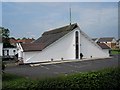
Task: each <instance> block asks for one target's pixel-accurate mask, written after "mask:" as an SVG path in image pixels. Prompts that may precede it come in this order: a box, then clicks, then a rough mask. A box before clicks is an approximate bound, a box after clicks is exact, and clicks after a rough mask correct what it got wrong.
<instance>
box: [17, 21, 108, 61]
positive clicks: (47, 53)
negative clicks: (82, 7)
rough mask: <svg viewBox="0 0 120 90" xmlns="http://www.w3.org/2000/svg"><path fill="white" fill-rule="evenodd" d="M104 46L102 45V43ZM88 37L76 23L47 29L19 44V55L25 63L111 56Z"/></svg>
mask: <svg viewBox="0 0 120 90" xmlns="http://www.w3.org/2000/svg"><path fill="white" fill-rule="evenodd" d="M101 46H102V45H101ZM101 46H99V45H98V44H96V43H95V42H94V41H93V40H92V39H91V38H90V37H88V36H87V35H86V34H85V33H84V32H83V31H82V30H81V29H80V27H79V26H78V25H77V24H76V23H75V24H72V25H67V26H64V27H60V28H56V29H54V30H50V31H46V32H44V33H43V34H42V36H41V37H40V38H38V39H37V40H36V41H34V42H33V43H29V44H20V43H19V44H17V48H18V57H19V59H20V60H22V61H23V63H37V62H46V61H57V60H75V59H80V53H82V54H83V58H102V57H103V58H105V57H109V49H107V48H106V50H103V48H102V47H101Z"/></svg>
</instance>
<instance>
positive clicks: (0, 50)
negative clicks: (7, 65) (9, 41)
mask: <svg viewBox="0 0 120 90" xmlns="http://www.w3.org/2000/svg"><path fill="white" fill-rule="evenodd" d="M2 50H3V43H0V56H2V55H3V54H2Z"/></svg>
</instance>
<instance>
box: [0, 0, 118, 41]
mask: <svg viewBox="0 0 120 90" xmlns="http://www.w3.org/2000/svg"><path fill="white" fill-rule="evenodd" d="M5 1H7V0H5ZM16 1H17V0H16ZM94 1H95V0H94ZM96 1H99V0H96ZM116 1H117V0H116ZM69 6H71V9H72V11H71V12H72V13H71V14H72V23H77V24H78V25H79V27H80V29H81V30H82V31H83V32H85V33H86V34H87V35H88V36H90V37H91V38H96V37H115V38H118V3H117V2H71V3H69V2H61V3H60V2H2V6H1V4H0V7H2V12H1V13H2V14H1V15H2V26H3V27H5V28H8V29H9V30H10V36H11V37H15V38H22V37H27V38H28V37H29V38H35V39H37V38H39V37H40V36H41V34H42V33H43V32H45V31H48V30H52V29H55V28H59V27H61V26H65V25H68V24H69ZM0 17H1V16H0ZM0 25H1V24H0Z"/></svg>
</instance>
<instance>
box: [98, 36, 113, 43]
mask: <svg viewBox="0 0 120 90" xmlns="http://www.w3.org/2000/svg"><path fill="white" fill-rule="evenodd" d="M113 39H114V37H103V38H99V39H98V41H97V42H111V41H112V40H113Z"/></svg>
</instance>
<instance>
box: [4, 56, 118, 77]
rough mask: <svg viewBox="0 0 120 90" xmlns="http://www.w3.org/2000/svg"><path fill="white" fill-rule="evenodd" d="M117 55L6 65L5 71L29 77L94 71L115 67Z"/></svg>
mask: <svg viewBox="0 0 120 90" xmlns="http://www.w3.org/2000/svg"><path fill="white" fill-rule="evenodd" d="M119 56H120V55H115V56H113V57H112V58H107V59H96V60H87V61H76V62H65V63H58V64H48V65H40V66H36V67H31V66H29V65H20V66H13V67H7V68H6V70H5V72H7V73H13V74H17V75H21V76H26V77H31V78H44V77H53V76H58V75H63V74H65V75H67V74H71V73H77V72H86V71H94V70H99V69H103V68H108V67H117V66H118V61H119V59H118V57H119Z"/></svg>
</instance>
